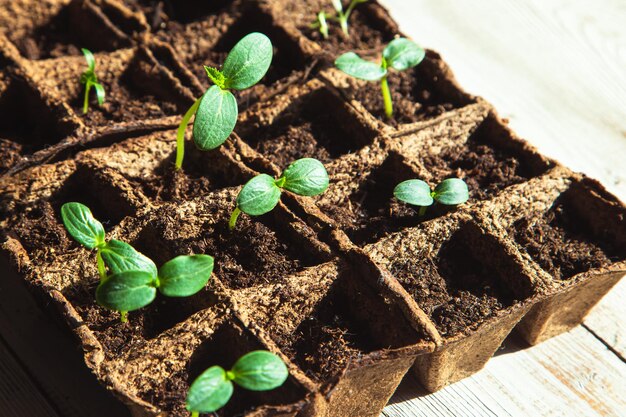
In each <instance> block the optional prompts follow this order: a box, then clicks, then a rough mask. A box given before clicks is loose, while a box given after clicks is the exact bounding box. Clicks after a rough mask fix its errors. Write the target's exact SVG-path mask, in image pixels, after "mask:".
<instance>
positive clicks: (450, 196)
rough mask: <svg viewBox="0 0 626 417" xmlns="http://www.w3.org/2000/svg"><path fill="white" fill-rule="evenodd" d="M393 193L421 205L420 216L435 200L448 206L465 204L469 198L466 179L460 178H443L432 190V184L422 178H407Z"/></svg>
mask: <svg viewBox="0 0 626 417" xmlns="http://www.w3.org/2000/svg"><path fill="white" fill-rule="evenodd" d="M393 195H394V197H396V198H397V199H398V200H400V201H402V202H405V203H407V204H411V205H413V206H420V207H421V209H420V212H419V214H420V216H422V215H424V213H425V212H426V207H428V206H431V205H432V204H433V203H434V202H435V201H436V202H437V203H439V204H443V205H447V206H456V205H458V204H463V203H465V202H466V201H467V200H468V199H469V190H468V188H467V184H466V183H465V181H463V180H462V179H459V178H448V179H446V180H443V181H441V182H440V183H439V185H437V186H436V187H435V190H434V191H431V189H430V186H429V185H428V184H427V183H425V182H424V181H422V180H407V181H403V182H401V183H400V184H398V185H396V188H395V189H394V190H393Z"/></svg>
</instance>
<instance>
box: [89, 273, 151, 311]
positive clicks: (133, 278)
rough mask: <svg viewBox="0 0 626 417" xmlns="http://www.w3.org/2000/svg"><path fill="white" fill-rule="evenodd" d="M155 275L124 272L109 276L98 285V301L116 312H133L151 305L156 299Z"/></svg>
mask: <svg viewBox="0 0 626 417" xmlns="http://www.w3.org/2000/svg"><path fill="white" fill-rule="evenodd" d="M154 279H155V277H154V275H152V274H151V273H150V272H146V271H124V272H120V273H118V274H113V275H111V276H109V277H108V278H107V279H106V280H104V281H103V282H101V283H100V285H98V288H97V289H96V301H98V304H100V305H101V306H103V307H106V308H108V309H111V310H115V311H133V310H138V309H140V308H142V307H145V306H147V305H148V304H150V303H151V302H152V301H153V300H154V298H155V297H156V288H155V287H154Z"/></svg>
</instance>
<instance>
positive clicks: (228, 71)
mask: <svg viewBox="0 0 626 417" xmlns="http://www.w3.org/2000/svg"><path fill="white" fill-rule="evenodd" d="M272 55H273V50H272V42H271V41H270V40H269V38H268V37H267V36H265V35H264V34H262V33H258V32H253V33H250V34H248V35H246V36H244V37H243V38H242V39H241V40H240V41H239V42H237V44H236V45H235V46H234V47H233V49H232V50H231V51H230V53H229V54H228V56H227V57H226V60H225V61H224V67H223V68H222V70H221V71H220V70H218V69H217V68H211V67H207V66H205V67H204V69H205V71H206V73H207V76H208V77H209V79H210V80H211V81H212V82H213V84H214V85H213V86H211V87H209V89H208V90H206V92H205V93H204V94H203V95H202V96H201V97H200V98H198V99H197V100H196V101H195V102H194V103H193V105H192V106H191V107H190V108H189V110H187V113H185V115H184V116H183V119H182V121H181V122H180V125H179V126H178V132H177V136H176V169H180V168H181V167H182V165H183V158H184V156H185V130H186V129H187V125H188V124H189V121H190V119H191V117H192V116H193V115H195V116H196V118H195V120H194V124H193V140H194V143H195V144H196V146H197V147H198V148H199V149H201V150H203V151H206V150H211V149H215V148H217V147H219V146H220V145H221V144H222V143H224V142H225V141H226V139H227V138H228V136H229V135H230V134H231V133H232V131H233V129H234V128H235V124H236V123H237V116H238V114H239V111H238V109H237V100H236V99H235V96H234V95H233V93H231V92H230V90H231V89H232V90H245V89H246V88H250V87H252V86H253V85H255V84H256V83H258V82H259V81H260V80H261V78H263V76H265V73H266V72H267V70H268V69H269V67H270V64H271V62H272Z"/></svg>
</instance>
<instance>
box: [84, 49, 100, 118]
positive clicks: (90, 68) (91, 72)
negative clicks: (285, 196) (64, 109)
mask: <svg viewBox="0 0 626 417" xmlns="http://www.w3.org/2000/svg"><path fill="white" fill-rule="evenodd" d="M81 51H83V55H84V56H85V60H86V61H87V69H86V70H85V72H83V73H82V75H81V76H80V82H81V84H85V98H84V100H83V114H87V112H88V111H89V91H90V90H91V87H93V89H94V90H95V91H96V99H97V100H98V105H100V106H102V103H104V87H103V86H102V84H100V83H99V82H98V76H97V75H96V59H95V58H94V56H93V54H92V53H91V51H90V50H89V49H85V48H82V49H81Z"/></svg>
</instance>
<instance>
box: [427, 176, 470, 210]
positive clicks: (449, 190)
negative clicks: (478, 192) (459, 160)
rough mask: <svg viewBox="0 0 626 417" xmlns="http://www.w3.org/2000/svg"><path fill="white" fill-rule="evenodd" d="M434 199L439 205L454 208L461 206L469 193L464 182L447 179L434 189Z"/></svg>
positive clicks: (456, 179)
mask: <svg viewBox="0 0 626 417" xmlns="http://www.w3.org/2000/svg"><path fill="white" fill-rule="evenodd" d="M433 194H434V198H435V200H437V202H438V203H440V204H445V205H449V206H454V205H457V204H463V203H465V202H466V201H467V200H468V199H469V191H468V189H467V184H465V181H463V180H462V179H459V178H448V179H446V180H443V181H441V182H440V183H439V185H437V187H435V191H434V193H433Z"/></svg>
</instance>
